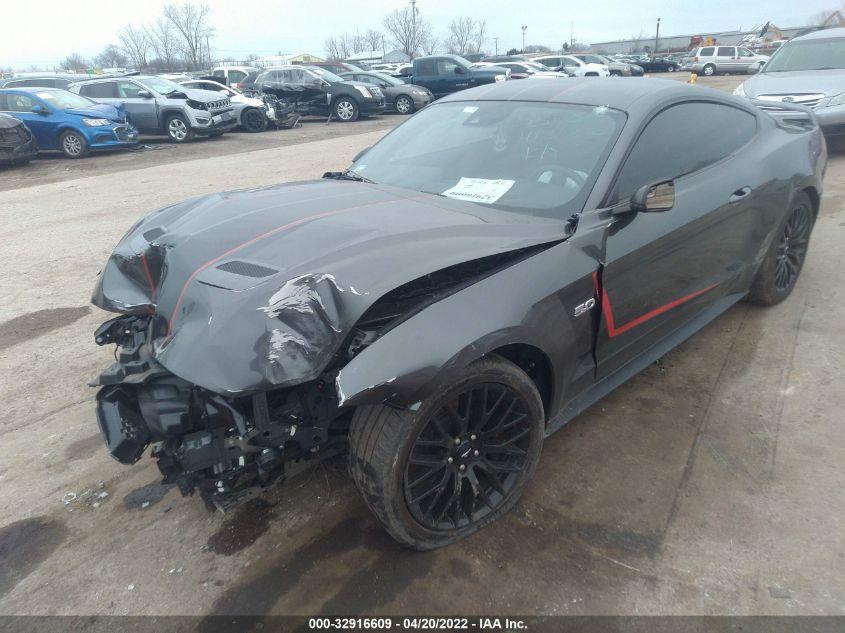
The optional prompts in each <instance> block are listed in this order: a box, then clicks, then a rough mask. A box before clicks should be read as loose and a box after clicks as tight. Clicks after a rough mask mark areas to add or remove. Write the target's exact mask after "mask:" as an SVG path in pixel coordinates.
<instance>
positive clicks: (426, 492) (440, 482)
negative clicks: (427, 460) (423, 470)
mask: <svg viewBox="0 0 845 633" xmlns="http://www.w3.org/2000/svg"><path fill="white" fill-rule="evenodd" d="M437 472H439V471H436V470H432V471H431V472H429V473H428V475H424V476H422V477H420V478H419V479H418V480H417V481H418V483H419V482H421V481H422V480H424V479H426V478H427V477H428V476H430V475H433V474H436V473H437ZM446 477H448V473H446V474H444V476H443V477H441V478H440V479H439V480H438V481H436V482H435V483H433V484H431V485H429V487H428V488H426V489H425V490H423V491H422V492H420V493H418V494H417V495H416V496H415V497H411V498H410V499H409V502H410V503H419V502H420V501H422V500H423V499H428V498H429V497H430V496H431V495H433V494H434V493H436V492H438V491H440V490H441V489H442V488H441V486H442V485H443V480H444V479H445V478H446ZM413 487H414V486H411V488H413Z"/></svg>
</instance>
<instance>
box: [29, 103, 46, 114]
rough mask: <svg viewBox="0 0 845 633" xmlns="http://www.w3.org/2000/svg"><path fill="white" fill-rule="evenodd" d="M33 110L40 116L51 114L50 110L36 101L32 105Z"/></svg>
mask: <svg viewBox="0 0 845 633" xmlns="http://www.w3.org/2000/svg"><path fill="white" fill-rule="evenodd" d="M32 112H33V113H35V114H38V115H40V116H47V115H48V114H50V111H49V110H48V109H47V108H45V107H44V106H43V105H41V104H39V103H36V104H35V105H34V106H32Z"/></svg>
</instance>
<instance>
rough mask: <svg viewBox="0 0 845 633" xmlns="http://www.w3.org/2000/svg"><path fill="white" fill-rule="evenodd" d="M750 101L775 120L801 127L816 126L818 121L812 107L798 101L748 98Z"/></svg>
mask: <svg viewBox="0 0 845 633" xmlns="http://www.w3.org/2000/svg"><path fill="white" fill-rule="evenodd" d="M750 101H751V103H752V104H753V105H755V106H756V107H758V108H760V109H761V110H762V111H763V112H765V113H767V114H769V115H771V116H772V117H773V118H774V119H775V120H776V121H778V122H783V123H787V124H791V125H798V126H801V127H810V128H817V127H819V122H818V120H817V119H816V115H815V113H814V112H813V110H812V109H810V108H808V107H807V106H804V105H800V104H798V103H789V102H785V101H768V100H764V99H750Z"/></svg>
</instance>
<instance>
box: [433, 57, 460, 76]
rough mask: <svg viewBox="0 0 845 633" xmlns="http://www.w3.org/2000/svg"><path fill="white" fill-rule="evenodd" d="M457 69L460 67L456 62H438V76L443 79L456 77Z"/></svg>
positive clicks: (443, 60) (439, 60) (442, 60)
mask: <svg viewBox="0 0 845 633" xmlns="http://www.w3.org/2000/svg"><path fill="white" fill-rule="evenodd" d="M457 67H458V65H457V64H456V63H455V62H453V61H450V60H448V59H438V60H437V74H438V75H440V76H441V77H445V76H449V75H454V74H455V69H456V68H457Z"/></svg>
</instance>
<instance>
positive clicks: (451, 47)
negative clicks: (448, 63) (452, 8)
mask: <svg viewBox="0 0 845 633" xmlns="http://www.w3.org/2000/svg"><path fill="white" fill-rule="evenodd" d="M474 41H475V20H473V19H472V18H469V17H465V18H456V19H454V20H452V21H451V22H450V23H449V38H448V39H447V40H446V50H447V51H448V52H450V53H454V54H455V55H466V54H467V53H469V52H472V51H471V48H472V45H473V43H474Z"/></svg>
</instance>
